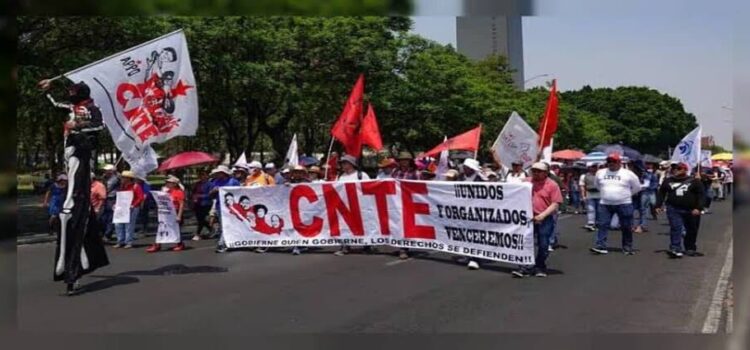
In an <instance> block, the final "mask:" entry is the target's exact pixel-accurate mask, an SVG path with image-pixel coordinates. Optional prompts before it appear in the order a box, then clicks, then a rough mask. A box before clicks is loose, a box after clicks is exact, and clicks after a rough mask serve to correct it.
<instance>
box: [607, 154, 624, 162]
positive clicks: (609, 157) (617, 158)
mask: <svg viewBox="0 0 750 350" xmlns="http://www.w3.org/2000/svg"><path fill="white" fill-rule="evenodd" d="M621 161H622V158H620V155H619V154H618V153H610V154H609V155H607V162H618V163H619V162H621Z"/></svg>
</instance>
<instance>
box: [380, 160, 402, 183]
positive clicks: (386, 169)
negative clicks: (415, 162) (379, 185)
mask: <svg viewBox="0 0 750 350" xmlns="http://www.w3.org/2000/svg"><path fill="white" fill-rule="evenodd" d="M397 167H398V163H397V162H396V160H394V159H393V158H385V159H383V160H381V161H380V163H378V175H377V176H376V177H375V178H376V179H378V180H381V179H391V178H393V172H394V171H395V170H396V168H397Z"/></svg>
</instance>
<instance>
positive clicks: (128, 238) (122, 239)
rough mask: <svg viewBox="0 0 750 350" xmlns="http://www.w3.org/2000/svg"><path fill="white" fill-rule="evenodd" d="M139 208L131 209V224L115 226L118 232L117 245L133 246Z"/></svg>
mask: <svg viewBox="0 0 750 350" xmlns="http://www.w3.org/2000/svg"><path fill="white" fill-rule="evenodd" d="M138 211H139V208H131V209H130V222H129V223H127V224H115V231H116V232H117V244H131V243H133V241H134V240H135V236H134V232H135V224H136V219H137V218H138Z"/></svg>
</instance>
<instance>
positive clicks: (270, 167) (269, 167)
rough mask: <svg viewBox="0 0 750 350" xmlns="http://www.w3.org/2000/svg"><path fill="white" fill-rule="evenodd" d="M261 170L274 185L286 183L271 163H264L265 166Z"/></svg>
mask: <svg viewBox="0 0 750 350" xmlns="http://www.w3.org/2000/svg"><path fill="white" fill-rule="evenodd" d="M263 169H264V170H265V171H266V174H267V175H268V176H270V177H272V178H273V182H274V184H277V185H281V184H284V182H286V179H284V176H282V175H281V174H280V173H279V170H278V169H277V168H276V165H275V164H273V163H272V162H268V163H266V166H264V167H263Z"/></svg>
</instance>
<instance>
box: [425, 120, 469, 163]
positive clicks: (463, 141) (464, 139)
mask: <svg viewBox="0 0 750 350" xmlns="http://www.w3.org/2000/svg"><path fill="white" fill-rule="evenodd" d="M481 134H482V125H481V124H480V125H479V126H477V127H476V128H474V129H471V130H469V131H467V132H465V133H463V134H461V135H457V136H453V137H451V138H449V139H447V140H445V141H443V143H441V144H439V145H437V146H436V147H435V148H433V149H431V150H429V151H428V152H426V153H425V154H424V155H423V157H430V156H433V155H436V154H438V153H440V152H442V151H445V150H450V149H460V150H465V151H476V150H478V149H479V136H480V135H481Z"/></svg>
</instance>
